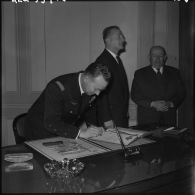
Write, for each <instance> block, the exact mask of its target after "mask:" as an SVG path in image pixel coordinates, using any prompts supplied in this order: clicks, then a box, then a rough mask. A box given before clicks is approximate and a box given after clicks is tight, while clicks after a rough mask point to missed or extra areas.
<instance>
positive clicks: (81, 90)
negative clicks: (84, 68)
mask: <svg viewBox="0 0 195 195" xmlns="http://www.w3.org/2000/svg"><path fill="white" fill-rule="evenodd" d="M81 75H82V73H79V88H80V92H81V95H82V94H83V93H85V92H84V91H83V89H82V86H81Z"/></svg>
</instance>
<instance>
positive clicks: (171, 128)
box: [163, 127, 175, 131]
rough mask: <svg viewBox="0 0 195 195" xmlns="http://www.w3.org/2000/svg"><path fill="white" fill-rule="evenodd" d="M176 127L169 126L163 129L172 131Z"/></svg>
mask: <svg viewBox="0 0 195 195" xmlns="http://www.w3.org/2000/svg"><path fill="white" fill-rule="evenodd" d="M174 128H175V127H169V128H167V129H165V130H163V131H170V130H173V129H174Z"/></svg>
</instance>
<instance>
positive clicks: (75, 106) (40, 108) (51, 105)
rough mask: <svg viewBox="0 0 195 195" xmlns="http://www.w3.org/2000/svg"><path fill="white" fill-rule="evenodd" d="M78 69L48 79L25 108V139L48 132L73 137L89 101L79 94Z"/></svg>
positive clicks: (44, 134)
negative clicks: (30, 103)
mask: <svg viewBox="0 0 195 195" xmlns="http://www.w3.org/2000/svg"><path fill="white" fill-rule="evenodd" d="M78 76H79V73H72V74H67V75H63V76H59V77H57V78H55V79H53V80H51V81H50V82H49V83H48V85H47V86H46V88H45V90H44V91H43V92H42V93H41V95H40V96H39V98H38V99H37V100H36V102H35V103H34V104H33V105H32V106H31V108H30V109H29V111H28V115H27V119H26V121H25V126H26V137H27V139H28V140H32V139H41V138H46V137H52V136H56V135H59V136H64V137H70V138H75V137H76V136H77V134H78V126H79V124H80V122H82V121H83V120H84V113H85V111H86V110H87V109H88V108H89V103H90V102H91V101H92V100H91V99H90V98H91V97H90V96H87V95H84V96H81V92H80V88H79V82H78Z"/></svg>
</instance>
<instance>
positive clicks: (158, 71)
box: [156, 69, 162, 78]
mask: <svg viewBox="0 0 195 195" xmlns="http://www.w3.org/2000/svg"><path fill="white" fill-rule="evenodd" d="M156 75H157V77H158V78H161V76H162V74H161V72H160V69H157V73H156Z"/></svg>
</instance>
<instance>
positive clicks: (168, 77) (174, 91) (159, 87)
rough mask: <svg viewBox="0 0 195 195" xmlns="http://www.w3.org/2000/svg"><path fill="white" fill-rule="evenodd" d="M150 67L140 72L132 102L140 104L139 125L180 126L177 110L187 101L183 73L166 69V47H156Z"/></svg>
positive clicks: (133, 84)
mask: <svg viewBox="0 0 195 195" xmlns="http://www.w3.org/2000/svg"><path fill="white" fill-rule="evenodd" d="M149 59H150V65H149V66H146V67H144V68H141V69H139V70H137V71H136V72H135V74H134V79H133V83H132V88H131V98H132V100H133V101H134V102H135V103H136V104H137V106H138V110H137V121H138V125H148V124H156V125H165V126H175V125H176V110H177V108H178V107H179V106H180V104H181V103H182V102H183V100H184V97H185V87H184V83H183V81H182V78H181V75H180V71H179V70H178V69H176V68H174V67H171V66H167V65H165V63H166V60H167V54H166V51H165V49H164V48H163V47H161V46H153V47H152V48H151V49H150V53H149Z"/></svg>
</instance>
